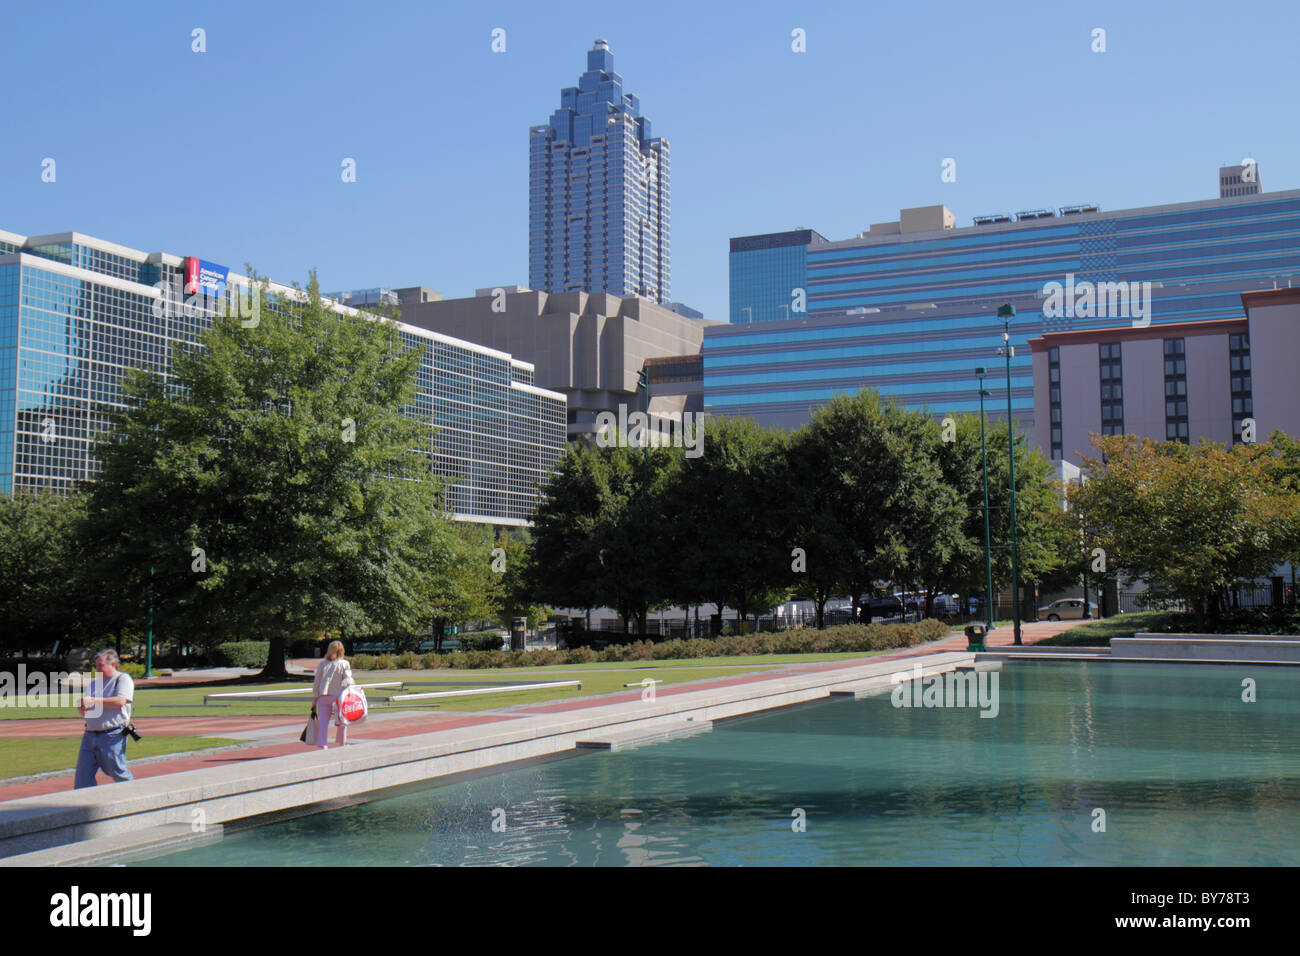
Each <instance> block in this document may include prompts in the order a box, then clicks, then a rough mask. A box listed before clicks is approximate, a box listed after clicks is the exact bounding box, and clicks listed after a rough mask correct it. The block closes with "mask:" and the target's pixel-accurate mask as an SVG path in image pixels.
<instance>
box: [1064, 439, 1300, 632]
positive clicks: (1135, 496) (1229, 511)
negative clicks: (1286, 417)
mask: <svg viewBox="0 0 1300 956" xmlns="http://www.w3.org/2000/svg"><path fill="white" fill-rule="evenodd" d="M1093 444H1094V445H1095V446H1096V448H1097V450H1098V452H1099V453H1100V455H1099V457H1097V458H1086V459H1085V460H1084V466H1085V467H1086V468H1087V471H1088V481H1086V482H1085V483H1084V484H1083V485H1081V486H1079V487H1076V488H1074V489H1073V490H1072V492H1071V495H1070V502H1071V506H1072V507H1074V508H1075V509H1077V510H1078V512H1079V514H1080V516H1081V520H1082V521H1084V522H1085V523H1086V525H1087V527H1088V528H1089V531H1090V532H1091V533H1092V534H1093V535H1094V536H1095V541H1096V543H1097V545H1098V546H1100V547H1102V548H1103V549H1104V550H1105V552H1106V558H1107V562H1108V564H1109V565H1113V566H1115V567H1118V568H1121V569H1123V571H1124V572H1125V574H1126V575H1128V576H1129V577H1130V578H1141V579H1142V580H1143V581H1145V582H1146V583H1147V585H1148V587H1149V588H1150V589H1151V592H1152V594H1153V596H1155V597H1162V596H1163V597H1177V598H1182V599H1184V600H1186V601H1187V602H1188V603H1189V604H1190V606H1191V607H1192V608H1193V610H1194V611H1195V613H1196V615H1197V618H1198V620H1199V621H1200V622H1201V623H1203V624H1204V623H1205V622H1207V621H1213V620H1214V619H1215V618H1217V617H1218V615H1219V613H1220V611H1221V610H1222V609H1223V599H1224V596H1225V594H1226V592H1227V591H1228V589H1230V588H1231V587H1232V586H1234V585H1235V584H1237V583H1238V582H1241V581H1252V580H1255V579H1257V578H1258V577H1260V576H1262V575H1264V574H1267V573H1268V572H1269V571H1271V570H1272V569H1273V567H1275V566H1276V565H1277V564H1280V563H1281V562H1283V561H1285V560H1286V559H1287V558H1289V557H1290V556H1292V555H1294V554H1295V553H1296V549H1297V542H1298V541H1300V495H1298V494H1297V493H1296V490H1295V487H1294V485H1293V483H1292V475H1293V472H1292V471H1291V465H1290V463H1291V460H1292V459H1291V449H1290V448H1289V447H1288V446H1287V445H1286V443H1284V442H1277V443H1274V442H1266V443H1264V444H1260V445H1238V446H1236V447H1233V448H1226V447H1224V446H1223V445H1219V444H1215V443H1211V442H1202V443H1200V444H1197V445H1195V446H1188V445H1184V444H1181V443H1179V442H1164V443H1162V442H1156V441H1153V440H1151V439H1148V438H1137V437H1135V436H1131V435H1118V436H1110V437H1094V439H1093Z"/></svg>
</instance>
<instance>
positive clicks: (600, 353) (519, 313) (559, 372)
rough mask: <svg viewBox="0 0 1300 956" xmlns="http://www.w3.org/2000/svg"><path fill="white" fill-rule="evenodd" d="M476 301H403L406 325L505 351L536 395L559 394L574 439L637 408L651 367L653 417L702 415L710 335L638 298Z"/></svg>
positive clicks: (500, 296)
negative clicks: (600, 419)
mask: <svg viewBox="0 0 1300 956" xmlns="http://www.w3.org/2000/svg"><path fill="white" fill-rule="evenodd" d="M478 292H479V294H478V295H476V296H474V297H472V298H464V299H442V300H438V301H415V300H414V299H413V298H411V299H407V300H404V301H403V302H402V304H401V311H402V321H404V322H407V323H409V324H411V325H413V326H416V327H418V328H422V329H429V330H431V331H435V332H439V333H441V334H443V335H449V336H453V337H455V338H457V339H464V340H466V341H470V342H476V343H478V344H479V345H483V346H486V347H488V348H493V349H500V350H501V351H504V352H509V353H510V354H511V355H513V356H515V357H516V358H519V359H522V360H523V361H526V362H529V363H531V364H532V365H533V367H534V369H535V372H534V375H535V381H536V383H537V385H539V386H541V387H542V388H546V389H550V390H553V391H555V392H558V393H560V394H562V395H564V396H565V399H566V403H567V409H568V428H567V433H568V437H569V438H570V439H575V438H588V439H590V438H594V436H595V433H596V416H597V414H599V413H600V412H602V411H610V412H614V413H615V414H616V415H617V413H618V408H619V406H620V405H624V406H626V407H627V408H628V409H629V410H632V411H635V410H638V409H640V408H641V406H642V397H641V394H640V393H639V392H638V391H637V376H638V373H639V372H640V371H641V370H642V369H643V368H647V367H648V368H649V369H650V373H651V374H650V380H651V389H650V393H651V405H650V412H651V415H652V417H654V416H671V415H673V414H681V413H685V412H699V411H702V409H703V383H702V374H703V370H702V366H701V364H700V358H699V355H700V344H701V342H702V341H703V338H704V331H705V329H706V328H709V327H710V326H714V325H721V324H722V323H719V322H710V321H708V320H704V319H694V318H690V317H688V316H685V315H682V314H680V313H678V312H674V311H671V310H669V309H666V308H664V307H662V306H659V305H656V304H655V303H653V302H650V301H648V300H647V299H644V298H641V297H638V296H625V297H622V298H620V297H618V296H613V295H600V294H587V293H584V292H566V293H557V294H548V293H546V292H536V291H528V290H521V289H520V288H519V287H518V286H510V287H507V286H497V287H493V288H485V289H480V290H478Z"/></svg>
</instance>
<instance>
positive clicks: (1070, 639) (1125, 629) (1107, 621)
mask: <svg viewBox="0 0 1300 956" xmlns="http://www.w3.org/2000/svg"><path fill="white" fill-rule="evenodd" d="M1182 616H1184V615H1182V614H1181V613H1180V612H1178V611H1139V612H1137V613H1134V614H1116V615H1115V616H1114V617H1108V618H1103V619H1102V620H1100V621H1089V622H1088V623H1087V624H1080V625H1079V626H1078V627H1072V628H1070V629H1069V630H1068V631H1065V632H1063V633H1061V634H1057V635H1056V636H1055V637H1049V638H1048V639H1047V640H1045V641H1039V642H1038V643H1039V645H1044V646H1049V647H1109V646H1110V639H1111V638H1112V637H1132V636H1133V635H1134V634H1136V633H1138V632H1139V631H1167V630H1169V627H1168V625H1169V624H1170V622H1172V621H1174V620H1176V619H1178V618H1180V617H1182Z"/></svg>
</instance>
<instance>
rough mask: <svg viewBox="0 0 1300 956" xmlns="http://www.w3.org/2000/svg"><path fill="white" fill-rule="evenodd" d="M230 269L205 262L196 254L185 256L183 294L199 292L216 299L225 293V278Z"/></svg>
mask: <svg viewBox="0 0 1300 956" xmlns="http://www.w3.org/2000/svg"><path fill="white" fill-rule="evenodd" d="M229 275H230V270H229V269H228V268H226V267H225V266H219V265H217V264H216V263H214V262H205V261H203V260H202V259H199V258H198V257H196V256H186V257H185V294H186V295H195V294H200V295H203V296H206V297H207V298H209V299H217V298H220V297H221V296H222V295H224V294H225V291H226V278H227V277H228V276H229Z"/></svg>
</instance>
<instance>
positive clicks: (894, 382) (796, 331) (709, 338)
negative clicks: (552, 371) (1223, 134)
mask: <svg viewBox="0 0 1300 956" xmlns="http://www.w3.org/2000/svg"><path fill="white" fill-rule="evenodd" d="M904 212H905V214H906V212H907V211H904ZM945 212H946V210H945ZM882 225H884V226H885V227H887V228H883V229H881V228H879V227H875V226H873V227H872V230H871V232H869V233H865V234H863V235H862V236H859V237H857V238H855V239H849V240H845V241H839V242H825V241H817V240H818V239H820V237H816V236H815V234H814V237H810V239H809V241H808V242H807V243H806V244H804V245H802V248H801V250H800V252H793V251H791V250H793V249H795V248H796V246H797V243H794V240H796V239H797V238H798V237H799V236H800V233H797V232H796V233H780V234H773V235H772V236H766V237H763V236H758V237H746V238H745V239H740V240H737V239H733V240H732V252H731V322H732V324H731V325H728V326H719V327H714V328H710V329H708V330H707V331H706V332H705V339H704V345H703V357H704V401H705V408H706V410H707V411H709V412H713V413H716V414H729V415H748V416H750V417H754V418H756V419H758V420H760V421H763V422H764V423H766V424H773V425H782V426H787V427H789V426H796V425H798V424H801V423H802V422H804V421H807V419H808V415H809V414H810V412H811V411H812V410H813V409H814V408H815V407H816V406H817V405H819V404H821V403H822V402H824V401H826V400H827V399H828V398H829V397H830V396H831V395H832V394H834V393H836V392H840V391H857V390H858V389H860V388H862V387H864V386H871V387H874V388H877V389H879V390H880V391H881V392H882V393H885V394H892V395H896V396H898V398H899V399H900V401H901V402H902V403H903V404H906V405H909V406H912V407H918V408H927V409H929V410H930V411H931V412H933V413H935V414H936V415H939V414H948V413H951V412H960V411H974V410H977V409H978V407H979V403H978V392H977V388H978V385H977V382H976V379H975V375H974V368H975V367H976V366H979V365H983V366H987V367H988V368H989V370H990V373H991V374H990V376H989V378H987V379H986V383H987V385H988V386H989V387H990V389H991V391H992V392H993V398H992V399H991V400H990V402H991V405H990V407H992V408H996V409H998V410H1002V409H1005V408H1006V386H1005V378H1004V375H1003V374H1002V373H1003V370H1004V367H1005V366H1004V360H1003V359H1002V358H1001V357H999V356H998V355H997V349H998V348H999V347H1000V346H1001V344H1002V342H1001V335H1002V332H1003V324H1002V322H1001V321H1000V320H998V319H997V318H996V312H997V309H998V307H999V306H1000V305H1001V304H1003V303H1004V302H1009V303H1011V304H1013V305H1015V306H1016V309H1017V313H1018V314H1017V315H1016V317H1015V318H1014V319H1013V320H1012V322H1011V344H1012V345H1013V346H1014V347H1015V356H1014V358H1013V359H1012V361H1011V371H1012V381H1011V388H1012V395H1011V398H1012V407H1013V409H1014V412H1015V414H1016V416H1017V417H1018V418H1020V419H1022V420H1025V421H1026V423H1027V424H1032V421H1033V418H1034V415H1035V408H1034V400H1033V388H1032V375H1031V359H1030V350H1029V349H1028V348H1027V347H1026V345H1027V343H1028V341H1029V339H1030V338H1031V337H1034V336H1037V335H1040V334H1042V333H1044V332H1057V331H1075V330H1088V329H1104V328H1116V327H1123V326H1130V325H1141V324H1142V323H1150V324H1151V325H1158V324H1163V323H1182V322H1191V321H1205V320H1217V319H1231V318H1240V317H1241V315H1242V306H1241V298H1240V297H1241V294H1242V293H1243V292H1248V291H1254V290H1260V289H1270V288H1275V287H1278V286H1282V287H1285V286H1287V285H1289V284H1290V283H1291V282H1292V280H1293V279H1295V280H1300V191H1290V192H1274V193H1260V194H1257V195H1249V196H1232V197H1227V198H1220V199H1214V200H1206V201H1201V202H1191V203H1181V204H1176V205H1169V206H1153V207H1144V208H1141V209H1130V210H1121V211H1116V212H1102V211H1101V210H1099V209H1098V208H1097V207H1096V206H1074V207H1063V208H1061V209H1060V210H1057V211H1044V210H1035V211H1032V212H1025V213H1019V214H1017V215H1016V216H1015V217H1011V216H997V217H983V218H981V219H980V220H977V225H974V226H970V227H966V228H961V229H954V228H942V229H929V230H926V231H916V232H908V231H907V227H906V216H904V224H903V228H902V229H901V230H900V228H899V224H898V223H892V224H882ZM888 227H892V228H888ZM764 242H765V243H766V245H764V244H763V243H764ZM792 243H793V244H792ZM800 254H802V256H803V262H802V264H801V263H800V262H799V261H798V256H799V255H800ZM1053 283H1058V284H1060V285H1061V286H1062V292H1061V294H1059V295H1057V294H1056V292H1055V291H1054V289H1053V287H1052V284H1053ZM795 288H803V289H805V290H806V298H807V314H806V315H804V316H789V317H787V316H786V314H785V311H784V310H782V309H779V308H777V306H778V305H781V304H788V303H790V302H791V301H792V295H793V290H794V289H795ZM1085 289H1087V290H1091V291H1090V292H1089V293H1088V295H1087V296H1086V297H1085V296H1084V294H1083V290H1085ZM1071 292H1076V293H1078V294H1077V295H1076V296H1075V297H1074V298H1071V299H1070V300H1069V305H1068V306H1066V307H1065V308H1062V307H1061V305H1062V302H1063V300H1065V299H1066V298H1067V294H1068V293H1071ZM1094 292H1095V293H1096V296H1095V297H1094V296H1093V294H1092V293H1094ZM744 310H749V311H744ZM742 312H743V314H742ZM1043 413H1044V414H1046V413H1047V409H1046V408H1044V409H1043Z"/></svg>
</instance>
